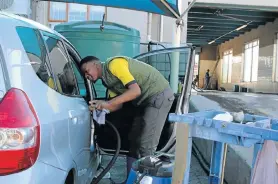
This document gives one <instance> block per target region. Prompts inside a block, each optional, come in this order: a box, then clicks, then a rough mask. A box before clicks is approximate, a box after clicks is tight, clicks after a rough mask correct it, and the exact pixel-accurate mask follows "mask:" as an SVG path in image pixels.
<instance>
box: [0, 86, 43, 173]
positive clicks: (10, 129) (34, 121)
mask: <svg viewBox="0 0 278 184" xmlns="http://www.w3.org/2000/svg"><path fill="white" fill-rule="evenodd" d="M39 144H40V127H39V121H38V118H37V116H36V113H35V111H34V108H33V106H32V104H31V102H30V100H29V99H28V97H27V95H26V94H25V93H24V92H23V91H22V90H20V89H16V88H12V89H10V90H9V91H8V92H7V93H6V95H5V96H4V97H3V99H2V101H1V102H0V175H7V174H12V173H16V172H19V171H22V170H25V169H28V168H30V167H31V166H32V165H34V163H35V161H36V160H37V157H38V153H39V146H40V145H39Z"/></svg>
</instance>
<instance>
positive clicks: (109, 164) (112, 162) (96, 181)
mask: <svg viewBox="0 0 278 184" xmlns="http://www.w3.org/2000/svg"><path fill="white" fill-rule="evenodd" d="M106 123H107V125H109V126H110V127H111V128H112V129H113V130H114V132H115V133H116V136H117V149H116V153H115V154H114V156H113V158H112V159H111V161H110V162H109V163H108V164H107V166H106V168H105V169H104V170H103V171H102V172H101V173H100V174H99V175H98V176H97V177H96V178H94V179H93V181H92V183H91V184H97V183H99V182H100V180H101V179H102V178H103V177H104V176H105V175H106V174H107V173H108V171H109V170H110V169H111V168H112V166H113V165H114V164H115V162H116V160H117V158H118V156H119V153H120V149H121V137H120V134H119V132H118V130H117V128H116V127H115V126H114V125H113V124H112V123H111V122H110V121H107V120H106Z"/></svg>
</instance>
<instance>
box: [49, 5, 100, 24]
mask: <svg viewBox="0 0 278 184" xmlns="http://www.w3.org/2000/svg"><path fill="white" fill-rule="evenodd" d="M48 8H49V10H48V21H49V22H50V27H52V28H53V27H54V26H55V25H57V24H59V23H61V22H76V21H86V20H102V17H103V14H104V13H105V7H103V6H91V5H84V4H76V3H62V2H49V6H48Z"/></svg>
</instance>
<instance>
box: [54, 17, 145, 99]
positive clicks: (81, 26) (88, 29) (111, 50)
mask: <svg viewBox="0 0 278 184" xmlns="http://www.w3.org/2000/svg"><path fill="white" fill-rule="evenodd" d="M101 23H102V22H101V21H83V22H74V23H62V24H59V25H56V26H55V27H54V29H55V30H56V31H57V32H59V33H60V34H62V35H63V36H64V37H65V38H66V39H68V40H69V41H70V42H71V43H72V44H73V46H74V47H75V48H76V49H77V51H78V52H79V54H80V55H81V57H82V58H83V57H85V56H88V55H93V56H96V57H98V58H99V59H100V60H101V61H106V59H107V58H109V57H112V56H119V55H124V56H129V57H134V56H136V55H139V54H140V32H139V31H138V30H136V29H133V28H130V27H126V26H123V25H120V24H116V23H112V22H104V29H100V27H101ZM95 87H96V91H97V95H98V97H105V92H106V89H105V88H104V87H103V85H102V84H101V81H98V82H97V83H96V84H95Z"/></svg>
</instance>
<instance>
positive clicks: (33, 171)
mask: <svg viewBox="0 0 278 184" xmlns="http://www.w3.org/2000/svg"><path fill="white" fill-rule="evenodd" d="M66 177H67V173H66V172H65V171H62V170H60V169H58V168H55V167H52V166H50V165H47V164H44V163H42V162H40V161H37V162H36V163H35V165H33V167H31V168H29V169H27V170H25V171H21V172H19V173H15V174H10V175H7V176H0V183H1V184H2V183H3V184H15V183H20V184H50V183H53V184H54V183H55V184H64V183H65V179H66Z"/></svg>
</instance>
